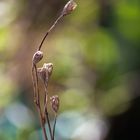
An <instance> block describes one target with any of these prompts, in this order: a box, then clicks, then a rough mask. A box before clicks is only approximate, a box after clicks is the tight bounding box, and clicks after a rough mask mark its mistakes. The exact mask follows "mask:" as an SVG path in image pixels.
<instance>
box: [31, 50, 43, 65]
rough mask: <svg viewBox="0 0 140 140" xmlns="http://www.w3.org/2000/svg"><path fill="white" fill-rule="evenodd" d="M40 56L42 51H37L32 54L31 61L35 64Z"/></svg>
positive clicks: (41, 56)
mask: <svg viewBox="0 0 140 140" xmlns="http://www.w3.org/2000/svg"><path fill="white" fill-rule="evenodd" d="M42 58H43V52H41V51H37V52H35V54H34V55H33V59H32V61H33V63H34V64H37V63H38V62H39V61H40V60H41V59H42Z"/></svg>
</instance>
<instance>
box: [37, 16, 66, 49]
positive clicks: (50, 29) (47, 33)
mask: <svg viewBox="0 0 140 140" xmlns="http://www.w3.org/2000/svg"><path fill="white" fill-rule="evenodd" d="M63 16H64V15H63V14H61V15H60V16H59V17H58V18H57V19H56V21H55V22H54V24H53V25H52V26H51V27H50V28H49V30H48V31H47V32H46V34H45V36H44V37H43V39H42V41H41V43H40V45H39V47H38V51H40V50H41V47H42V45H43V43H44V41H45V39H46V38H47V36H48V35H49V33H50V32H51V31H52V29H53V28H54V27H55V26H56V24H57V23H58V21H59V20H60V19H61V18H62V17H63Z"/></svg>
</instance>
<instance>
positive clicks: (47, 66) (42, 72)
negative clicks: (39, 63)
mask: <svg viewBox="0 0 140 140" xmlns="http://www.w3.org/2000/svg"><path fill="white" fill-rule="evenodd" d="M52 70H53V64H52V63H44V65H43V67H42V68H38V69H37V72H38V75H39V77H40V79H41V80H42V81H43V82H44V83H45V84H46V85H47V84H48V81H49V78H50V76H51V74H52Z"/></svg>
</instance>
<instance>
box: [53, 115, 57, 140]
mask: <svg viewBox="0 0 140 140" xmlns="http://www.w3.org/2000/svg"><path fill="white" fill-rule="evenodd" d="M56 120H57V114H55V118H54V125H53V140H54V134H55V126H56Z"/></svg>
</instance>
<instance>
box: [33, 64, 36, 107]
mask: <svg viewBox="0 0 140 140" xmlns="http://www.w3.org/2000/svg"><path fill="white" fill-rule="evenodd" d="M32 82H33V89H34V92H33V98H34V103H35V104H36V103H37V100H36V82H35V76H34V65H33V64H32Z"/></svg>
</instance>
